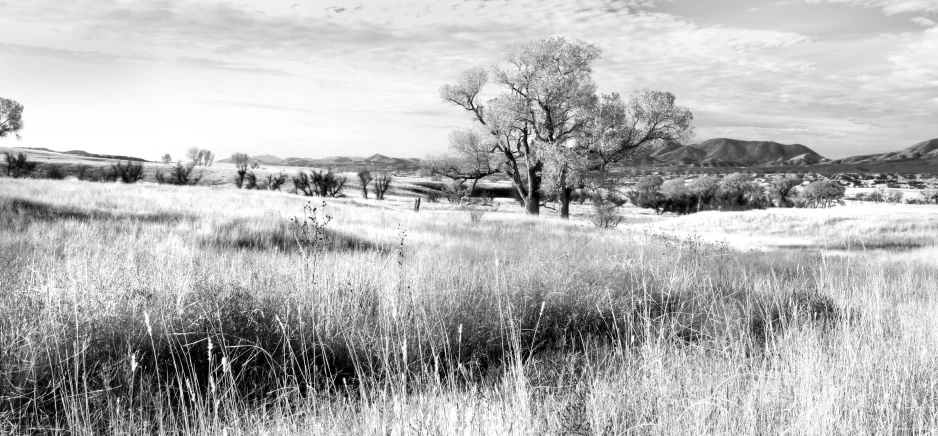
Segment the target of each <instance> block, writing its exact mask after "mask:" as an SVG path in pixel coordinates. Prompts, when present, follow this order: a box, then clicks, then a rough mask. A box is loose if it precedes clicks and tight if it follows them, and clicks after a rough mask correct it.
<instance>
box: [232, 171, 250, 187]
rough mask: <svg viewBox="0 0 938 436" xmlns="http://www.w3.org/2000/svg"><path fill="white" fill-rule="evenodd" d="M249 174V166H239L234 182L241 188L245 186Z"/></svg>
mask: <svg viewBox="0 0 938 436" xmlns="http://www.w3.org/2000/svg"><path fill="white" fill-rule="evenodd" d="M247 175H248V170H247V168H241V167H239V168H238V171H237V172H235V177H234V184H235V186H236V187H238V189H241V188H243V187H244V180H245V179H246V178H247Z"/></svg>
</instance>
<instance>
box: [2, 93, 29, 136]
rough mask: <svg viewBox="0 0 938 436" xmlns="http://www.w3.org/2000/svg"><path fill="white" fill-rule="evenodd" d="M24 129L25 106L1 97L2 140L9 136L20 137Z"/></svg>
mask: <svg viewBox="0 0 938 436" xmlns="http://www.w3.org/2000/svg"><path fill="white" fill-rule="evenodd" d="M22 129H23V105H21V104H19V103H17V102H15V101H13V100H10V99H8V98H2V97H0V138H3V137H5V136H7V135H9V134H11V133H12V134H14V135H16V137H17V138H19V137H20V135H19V132H20V130H22Z"/></svg>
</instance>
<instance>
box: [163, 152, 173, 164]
mask: <svg viewBox="0 0 938 436" xmlns="http://www.w3.org/2000/svg"><path fill="white" fill-rule="evenodd" d="M161 160H162V162H163V163H164V164H170V163H172V162H173V157H172V156H170V155H169V153H166V154H164V155H163V158H162V159H161Z"/></svg>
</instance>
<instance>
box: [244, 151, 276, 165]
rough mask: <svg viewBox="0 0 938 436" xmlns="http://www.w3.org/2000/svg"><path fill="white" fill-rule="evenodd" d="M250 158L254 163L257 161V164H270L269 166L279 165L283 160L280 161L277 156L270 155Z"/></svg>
mask: <svg viewBox="0 0 938 436" xmlns="http://www.w3.org/2000/svg"><path fill="white" fill-rule="evenodd" d="M251 158H252V159H254V160H256V161H258V162H262V163H267V164H271V165H276V164H279V163H280V161H282V160H283V159H280V158H279V157H277V156H274V155H270V154H262V155H260V156H251Z"/></svg>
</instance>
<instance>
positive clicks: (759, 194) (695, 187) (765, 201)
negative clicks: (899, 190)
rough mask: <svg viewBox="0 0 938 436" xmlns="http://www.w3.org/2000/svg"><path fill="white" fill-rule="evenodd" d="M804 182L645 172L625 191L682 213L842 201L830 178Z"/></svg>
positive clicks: (658, 208)
mask: <svg viewBox="0 0 938 436" xmlns="http://www.w3.org/2000/svg"><path fill="white" fill-rule="evenodd" d="M803 184H804V182H803V180H802V179H801V178H800V177H799V176H797V175H793V174H785V175H778V176H775V177H773V178H772V179H771V180H770V181H769V183H767V184H766V185H765V186H763V185H762V184H760V183H758V182H756V181H755V180H754V179H753V177H752V176H750V175H748V174H743V173H733V174H728V175H726V176H724V177H722V178H720V179H718V178H717V177H715V176H701V177H697V178H694V179H691V180H685V179H683V178H675V179H670V180H664V179H663V178H661V177H660V176H646V177H643V178H641V179H639V180H638V181H637V182H636V183H635V184H634V185H633V186H632V187H631V188H630V189H629V191H628V193H627V195H628V198H629V201H630V202H631V203H632V204H634V205H636V206H638V207H641V208H647V209H653V210H655V212H657V213H665V212H673V213H676V214H679V215H682V214H689V213H693V212H700V211H703V210H723V211H735V210H751V209H764V208H767V207H815V208H816V207H831V206H832V205H834V204H836V203H842V201H843V198H844V193H845V191H846V189H845V188H844V187H843V186H842V185H841V184H839V183H837V182H836V181H833V180H818V181H815V182H811V183H807V184H804V186H803V187H802V185H803ZM900 195H901V194H900Z"/></svg>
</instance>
